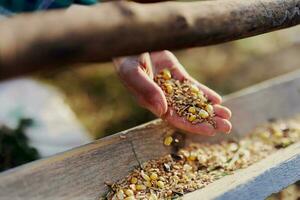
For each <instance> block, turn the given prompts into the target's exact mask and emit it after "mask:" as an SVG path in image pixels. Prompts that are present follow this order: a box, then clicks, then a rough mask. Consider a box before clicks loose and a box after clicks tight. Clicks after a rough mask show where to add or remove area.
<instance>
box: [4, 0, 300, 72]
mask: <svg viewBox="0 0 300 200" xmlns="http://www.w3.org/2000/svg"><path fill="white" fill-rule="evenodd" d="M299 23H300V0H285V1H282V0H248V1H241V0H226V1H204V2H203V1H202V2H189V3H179V2H165V3H157V4H138V3H133V2H108V3H103V4H101V5H100V6H93V7H80V8H76V9H71V10H68V11H63V10H59V11H49V12H44V13H42V12H41V13H35V14H23V15H19V16H16V17H13V18H11V19H8V20H3V21H1V22H0V78H7V77H12V76H16V75H20V74H24V73H28V72H32V71H36V70H42V69H51V68H58V67H61V66H64V65H67V64H74V63H80V62H103V61H109V60H111V58H112V57H116V56H125V55H132V54H138V53H141V52H145V51H155V50H162V49H180V48H187V47H195V46H204V45H211V44H217V43H221V42H227V41H231V40H236V39H240V38H245V37H249V36H253V35H257V34H261V33H265V32H270V31H274V30H277V29H282V28H286V27H290V26H293V25H297V24H299Z"/></svg>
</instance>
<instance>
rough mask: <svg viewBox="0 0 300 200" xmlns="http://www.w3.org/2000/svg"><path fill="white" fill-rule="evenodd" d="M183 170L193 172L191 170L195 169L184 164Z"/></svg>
mask: <svg viewBox="0 0 300 200" xmlns="http://www.w3.org/2000/svg"><path fill="white" fill-rule="evenodd" d="M183 169H184V170H185V171H191V170H192V169H193V167H192V166H191V165H189V164H184V165H183Z"/></svg>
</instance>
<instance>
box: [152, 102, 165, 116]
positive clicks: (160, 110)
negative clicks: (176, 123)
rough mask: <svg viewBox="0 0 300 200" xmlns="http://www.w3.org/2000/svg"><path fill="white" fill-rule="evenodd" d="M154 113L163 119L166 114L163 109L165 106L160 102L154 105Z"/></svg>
mask: <svg viewBox="0 0 300 200" xmlns="http://www.w3.org/2000/svg"><path fill="white" fill-rule="evenodd" d="M154 106H155V108H154V110H155V111H154V113H155V114H156V115H157V116H158V117H162V116H163V114H164V109H163V105H162V104H161V103H160V102H155V103H154Z"/></svg>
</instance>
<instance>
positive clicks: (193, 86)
mask: <svg viewBox="0 0 300 200" xmlns="http://www.w3.org/2000/svg"><path fill="white" fill-rule="evenodd" d="M190 89H191V92H193V93H196V94H197V93H198V92H199V91H200V90H199V88H198V87H197V86H196V85H191V86H190Z"/></svg>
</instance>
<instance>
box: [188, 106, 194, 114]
mask: <svg viewBox="0 0 300 200" xmlns="http://www.w3.org/2000/svg"><path fill="white" fill-rule="evenodd" d="M188 111H189V113H192V114H195V113H196V108H195V107H189V110H188Z"/></svg>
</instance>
